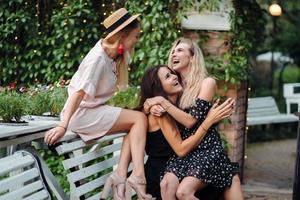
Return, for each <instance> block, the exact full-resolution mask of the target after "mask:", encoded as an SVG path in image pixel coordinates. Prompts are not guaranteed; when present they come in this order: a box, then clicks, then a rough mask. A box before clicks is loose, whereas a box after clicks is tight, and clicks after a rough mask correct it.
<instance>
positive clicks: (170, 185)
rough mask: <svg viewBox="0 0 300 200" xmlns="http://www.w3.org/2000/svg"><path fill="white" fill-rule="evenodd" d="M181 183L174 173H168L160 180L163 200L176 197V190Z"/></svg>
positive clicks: (170, 199) (172, 199)
mask: <svg viewBox="0 0 300 200" xmlns="http://www.w3.org/2000/svg"><path fill="white" fill-rule="evenodd" d="M178 185H179V180H178V178H177V176H175V174H173V173H166V174H165V175H164V177H163V179H162V180H161V182H160V193H161V197H162V199H163V200H174V199H176V190H177V188H178Z"/></svg>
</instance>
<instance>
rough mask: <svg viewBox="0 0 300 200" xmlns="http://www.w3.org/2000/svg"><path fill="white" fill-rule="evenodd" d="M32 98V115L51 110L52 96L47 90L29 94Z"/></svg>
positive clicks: (30, 112) (30, 111)
mask: <svg viewBox="0 0 300 200" xmlns="http://www.w3.org/2000/svg"><path fill="white" fill-rule="evenodd" d="M29 100H30V110H29V113H28V114H30V115H43V113H45V112H49V111H50V96H49V93H48V92H46V91H38V92H35V93H34V94H33V95H30V96H29Z"/></svg>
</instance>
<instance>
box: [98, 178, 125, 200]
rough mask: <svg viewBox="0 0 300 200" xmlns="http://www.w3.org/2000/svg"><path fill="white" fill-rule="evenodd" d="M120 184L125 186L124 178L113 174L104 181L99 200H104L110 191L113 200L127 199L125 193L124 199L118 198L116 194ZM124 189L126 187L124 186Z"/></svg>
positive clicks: (122, 198)
mask: <svg viewBox="0 0 300 200" xmlns="http://www.w3.org/2000/svg"><path fill="white" fill-rule="evenodd" d="M120 184H126V179H125V178H124V177H121V176H120V175H119V174H118V173H117V172H113V173H112V174H111V175H110V176H109V177H108V178H107V180H106V182H105V184H104V187H103V190H102V193H101V196H100V200H105V199H107V197H108V194H109V192H110V189H112V194H113V199H114V200H125V199H126V198H127V197H126V196H127V194H126V193H125V196H124V197H121V196H119V194H118V186H119V185H120ZM125 189H126V186H125Z"/></svg>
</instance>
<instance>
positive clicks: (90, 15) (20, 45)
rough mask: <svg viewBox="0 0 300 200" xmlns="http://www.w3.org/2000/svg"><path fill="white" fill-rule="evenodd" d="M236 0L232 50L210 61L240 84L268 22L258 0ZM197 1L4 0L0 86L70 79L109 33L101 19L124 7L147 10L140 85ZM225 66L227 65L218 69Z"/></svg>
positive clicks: (133, 76) (134, 75)
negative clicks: (105, 33)
mask: <svg viewBox="0 0 300 200" xmlns="http://www.w3.org/2000/svg"><path fill="white" fill-rule="evenodd" d="M219 2H220V0H212V1H207V2H206V3H204V4H202V6H200V8H199V9H200V10H205V9H206V10H207V9H218V3H219ZM233 2H234V8H235V12H233V13H232V30H231V31H230V34H231V37H230V38H231V41H230V43H231V51H230V52H229V53H228V54H226V56H225V57H223V58H222V62H221V64H220V62H219V63H217V62H214V61H213V63H212V64H211V65H209V66H211V67H210V68H211V69H210V71H211V72H212V73H213V74H215V75H216V76H217V77H218V78H219V79H221V80H226V81H228V82H232V83H239V81H240V80H244V79H246V78H247V74H248V71H247V70H248V68H249V62H248V55H249V52H250V50H251V49H253V44H255V42H256V41H258V38H260V36H261V35H262V30H263V27H264V26H263V22H262V21H261V20H260V16H261V15H260V12H261V10H260V8H259V6H258V5H257V3H256V1H255V0H247V1H237V0H236V1H233ZM193 3H195V0H177V1H173V0H152V1H150V0H146V1H137V0H127V1H123V0H114V1H106V0H76V1H75V0H9V1H8V0H6V1H3V2H2V3H1V4H0V22H1V23H0V35H1V43H0V55H1V57H0V68H1V72H0V85H7V84H9V83H11V82H18V83H19V84H20V83H25V84H29V83H34V82H41V83H52V82H55V81H57V80H58V79H61V78H63V79H69V78H70V77H71V76H72V75H73V73H74V72H75V70H76V69H77V67H78V65H79V63H80V62H81V60H82V58H83V57H84V56H85V54H86V53H87V52H88V51H89V49H91V48H92V46H93V45H94V44H95V43H96V42H97V41H98V40H99V39H100V38H101V36H102V35H103V34H104V27H103V26H102V25H101V24H100V23H101V22H102V21H103V19H105V18H106V17H107V16H108V15H109V14H110V13H111V12H112V11H113V10H116V9H118V8H120V7H123V6H125V7H126V8H127V9H128V10H129V11H130V12H132V13H141V14H142V15H141V21H142V30H143V32H142V34H141V38H140V42H139V43H138V45H137V47H136V52H135V56H134V58H133V62H132V64H131V73H130V83H131V84H134V85H138V84H139V81H140V80H139V79H140V77H141V75H142V74H143V72H144V69H145V68H146V67H148V66H151V65H154V64H159V63H160V64H161V63H166V61H167V56H168V54H169V49H170V47H171V44H172V42H173V41H174V40H175V39H176V38H178V37H179V36H181V35H182V30H181V27H180V22H181V19H182V18H183V17H184V13H185V11H186V10H187V9H189V8H190V7H191V6H192V5H193ZM224 60H226V62H223V61H224ZM224 63H226V65H224ZM220 65H222V66H221V68H223V69H224V70H222V71H221V72H220V71H219V70H214V68H218V67H220Z"/></svg>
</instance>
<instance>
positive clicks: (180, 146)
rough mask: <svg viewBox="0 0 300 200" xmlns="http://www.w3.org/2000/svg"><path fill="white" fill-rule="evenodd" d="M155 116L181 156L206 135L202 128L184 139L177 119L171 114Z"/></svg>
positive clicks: (171, 144) (172, 145) (175, 150)
mask: <svg viewBox="0 0 300 200" xmlns="http://www.w3.org/2000/svg"><path fill="white" fill-rule="evenodd" d="M152 116H153V115H152ZM153 117H154V118H155V120H156V121H157V123H158V125H159V127H160V129H161V131H162V133H163V135H164V137H165V138H166V140H167V141H168V143H169V144H170V146H171V147H172V149H173V150H174V152H175V153H176V154H177V155H178V156H179V157H184V156H185V155H186V154H188V153H189V152H191V151H192V150H193V149H194V148H195V147H196V146H197V145H198V144H199V143H200V142H201V140H202V138H203V137H204V136H205V131H204V129H202V130H200V131H199V132H198V133H197V134H194V135H192V136H190V137H188V138H187V139H185V140H182V138H181V135H180V133H179V130H178V128H177V126H176V124H175V121H174V120H173V119H172V118H171V117H170V115H168V114H164V115H163V116H161V117H157V116H153Z"/></svg>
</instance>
